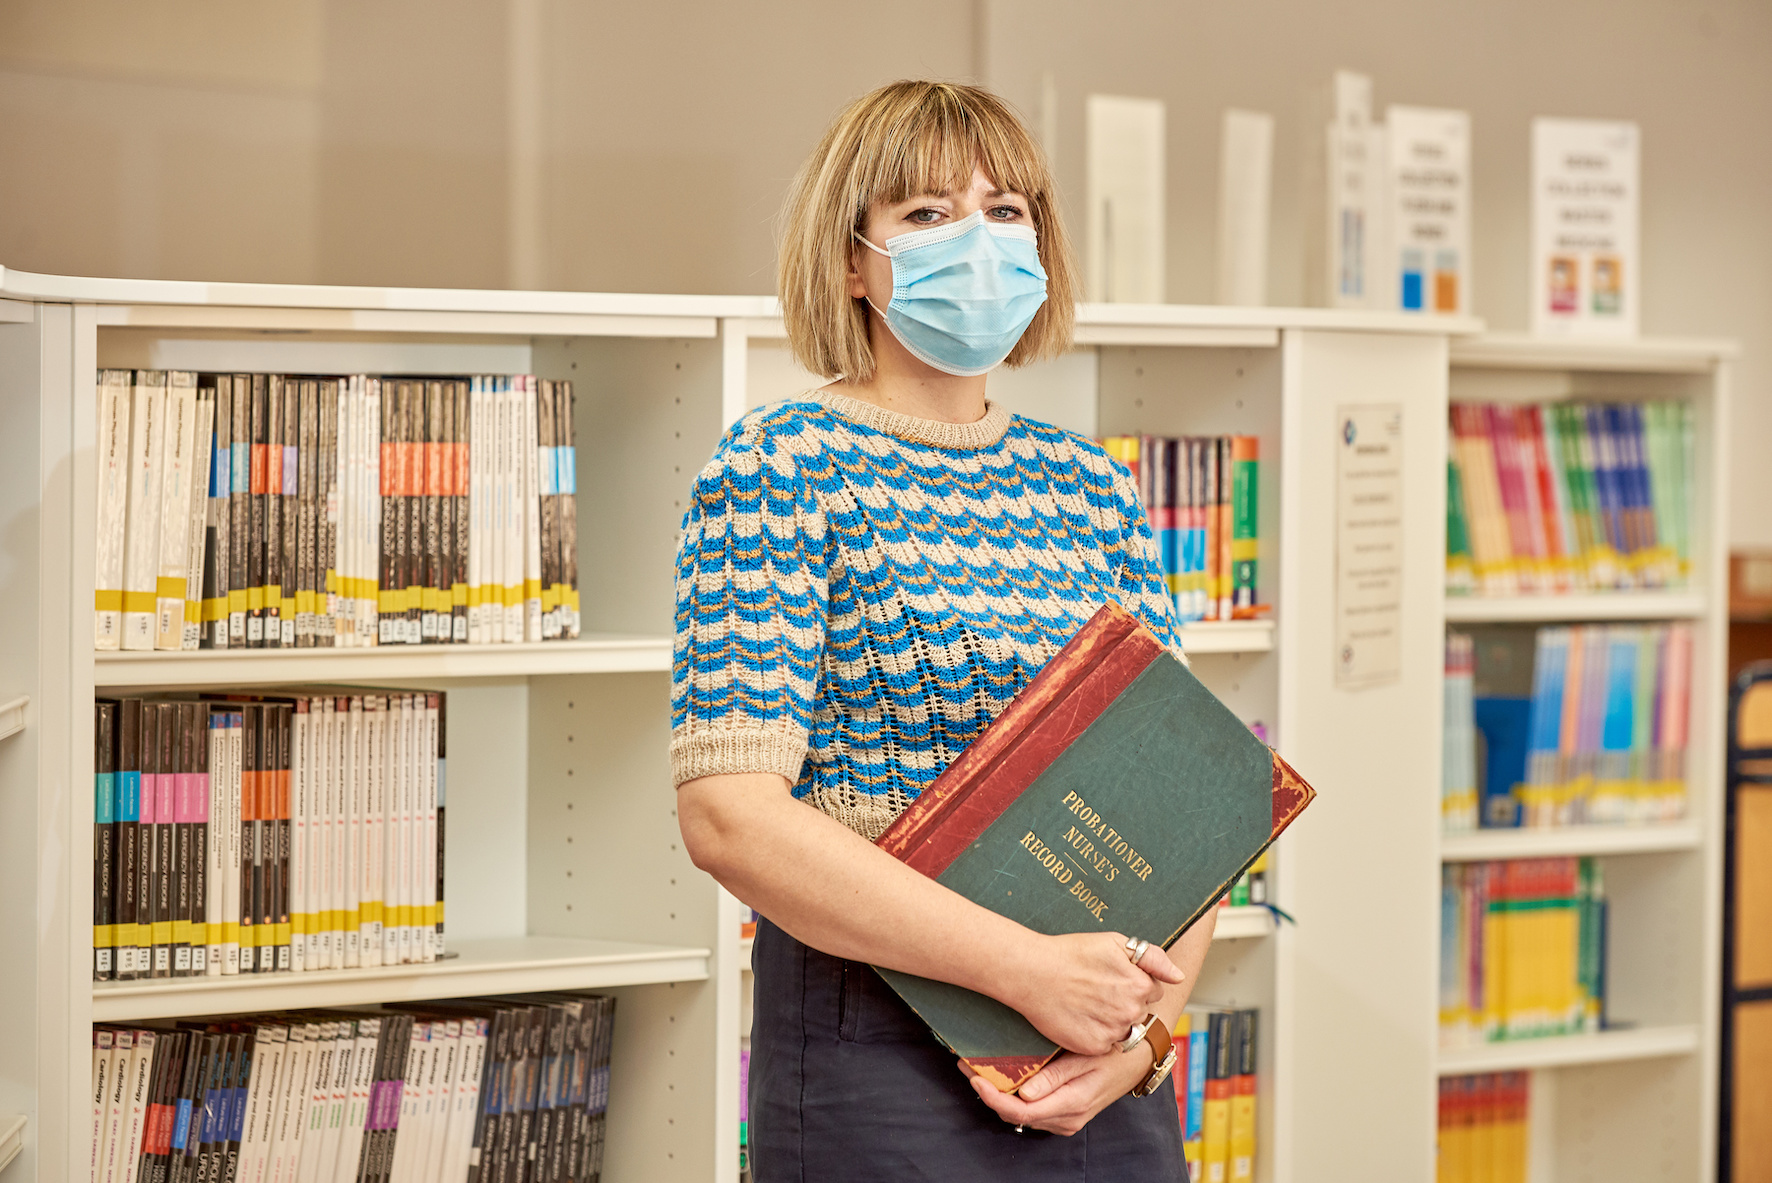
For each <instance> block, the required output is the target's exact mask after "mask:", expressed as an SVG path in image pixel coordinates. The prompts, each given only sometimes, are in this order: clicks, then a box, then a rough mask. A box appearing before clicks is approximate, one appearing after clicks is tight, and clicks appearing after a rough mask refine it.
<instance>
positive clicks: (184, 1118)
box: [166, 1032, 203, 1183]
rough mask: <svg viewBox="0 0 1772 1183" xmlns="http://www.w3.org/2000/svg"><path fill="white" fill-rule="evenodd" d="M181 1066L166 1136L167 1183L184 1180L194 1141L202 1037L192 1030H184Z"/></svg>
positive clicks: (195, 1137)
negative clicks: (170, 1123)
mask: <svg viewBox="0 0 1772 1183" xmlns="http://www.w3.org/2000/svg"><path fill="white" fill-rule="evenodd" d="M184 1045H185V1048H184V1066H183V1068H182V1069H181V1071H180V1073H179V1082H178V1089H177V1090H176V1091H175V1092H174V1093H173V1101H172V1106H173V1108H172V1132H171V1136H170V1137H169V1138H168V1140H167V1148H166V1178H167V1183H184V1179H185V1174H186V1168H187V1165H188V1164H189V1162H190V1151H191V1150H192V1149H193V1148H194V1147H195V1145H196V1141H197V1124H198V1123H197V1121H196V1117H197V1116H198V1110H197V1104H198V1100H199V1095H200V1094H199V1086H200V1085H201V1083H202V1071H203V1037H202V1036H201V1035H199V1034H197V1033H195V1032H185V1033H184Z"/></svg>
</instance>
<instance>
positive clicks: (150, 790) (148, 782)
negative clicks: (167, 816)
mask: <svg viewBox="0 0 1772 1183" xmlns="http://www.w3.org/2000/svg"><path fill="white" fill-rule="evenodd" d="M159 813H160V774H159V773H157V772H144V773H142V810H141V814H140V818H139V820H140V821H141V823H142V824H143V825H152V824H153V823H154V822H157V821H159V820H160V818H159Z"/></svg>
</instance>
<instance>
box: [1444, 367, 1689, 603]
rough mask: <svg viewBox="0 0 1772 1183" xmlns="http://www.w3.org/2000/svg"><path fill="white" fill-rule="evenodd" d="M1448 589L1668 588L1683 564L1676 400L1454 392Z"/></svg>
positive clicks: (1683, 446)
mask: <svg viewBox="0 0 1772 1183" xmlns="http://www.w3.org/2000/svg"><path fill="white" fill-rule="evenodd" d="M1451 410H1452V414H1451V418H1452V440H1451V463H1450V467H1449V469H1448V473H1447V481H1448V485H1447V497H1446V590H1447V591H1448V592H1449V593H1451V594H1454V595H1458V594H1472V593H1475V594H1479V595H1516V594H1521V595H1552V594H1559V593H1567V592H1584V591H1611V590H1625V589H1634V588H1668V587H1678V586H1681V585H1683V584H1684V583H1685V582H1686V580H1687V578H1688V576H1689V575H1690V573H1691V565H1692V563H1691V560H1692V552H1691V512H1692V511H1691V502H1692V482H1693V477H1694V468H1693V458H1692V410H1691V407H1690V406H1689V405H1688V404H1686V403H1684V402H1675V401H1669V402H1641V403H1635V402H1627V403H1546V404H1542V405H1516V404H1509V403H1453V404H1452V409H1451Z"/></svg>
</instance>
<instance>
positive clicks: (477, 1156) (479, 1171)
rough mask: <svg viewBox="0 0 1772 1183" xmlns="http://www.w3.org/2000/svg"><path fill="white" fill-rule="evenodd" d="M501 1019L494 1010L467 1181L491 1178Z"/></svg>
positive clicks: (482, 1055) (488, 1028)
mask: <svg viewBox="0 0 1772 1183" xmlns="http://www.w3.org/2000/svg"><path fill="white" fill-rule="evenodd" d="M500 1027H501V1023H500V1022H499V1017H498V1012H496V1011H495V1012H493V1016H492V1018H491V1019H490V1020H489V1021H488V1023H487V1026H486V1047H485V1050H483V1051H482V1052H481V1053H480V1101H479V1105H478V1106H477V1107H476V1108H475V1110H474V1133H473V1136H472V1137H471V1138H470V1139H469V1142H468V1173H467V1178H466V1179H465V1180H464V1181H463V1183H480V1181H481V1180H482V1179H489V1178H490V1173H489V1172H488V1171H487V1170H486V1162H487V1159H486V1152H487V1149H488V1148H489V1147H490V1146H491V1145H492V1140H493V1138H492V1126H493V1123H494V1122H495V1121H496V1120H497V1115H498V1058H497V1057H498V1040H499V1030H500Z"/></svg>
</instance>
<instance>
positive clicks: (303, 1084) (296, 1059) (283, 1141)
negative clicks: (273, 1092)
mask: <svg viewBox="0 0 1772 1183" xmlns="http://www.w3.org/2000/svg"><path fill="white" fill-rule="evenodd" d="M315 1026H317V1024H311V1023H297V1024H296V1025H295V1026H293V1027H291V1028H289V1044H288V1046H287V1047H286V1048H285V1049H284V1052H283V1079H282V1081H281V1083H280V1085H279V1087H278V1089H277V1098H276V1104H275V1109H274V1111H273V1113H272V1120H271V1145H270V1155H269V1158H268V1161H267V1165H266V1168H265V1179H266V1181H267V1183H293V1180H294V1176H295V1163H296V1159H297V1157H298V1156H299V1153H300V1149H301V1130H302V1116H303V1114H302V1111H303V1109H304V1108H305V1107H306V1105H307V1100H308V1088H309V1073H310V1072H312V1071H313V1066H314V1032H313V1030H312V1028H313V1027H315Z"/></svg>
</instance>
